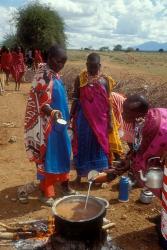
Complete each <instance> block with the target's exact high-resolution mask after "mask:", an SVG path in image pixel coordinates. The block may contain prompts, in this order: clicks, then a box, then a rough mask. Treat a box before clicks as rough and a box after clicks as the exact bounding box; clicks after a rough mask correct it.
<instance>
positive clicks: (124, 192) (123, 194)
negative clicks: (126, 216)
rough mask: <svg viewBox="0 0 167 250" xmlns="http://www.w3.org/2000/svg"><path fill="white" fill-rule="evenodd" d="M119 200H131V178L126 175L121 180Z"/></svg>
mask: <svg viewBox="0 0 167 250" xmlns="http://www.w3.org/2000/svg"><path fill="white" fill-rule="evenodd" d="M118 200H119V201H120V202H127V201H129V178H128V177H126V176H121V179H120V182H119V196H118Z"/></svg>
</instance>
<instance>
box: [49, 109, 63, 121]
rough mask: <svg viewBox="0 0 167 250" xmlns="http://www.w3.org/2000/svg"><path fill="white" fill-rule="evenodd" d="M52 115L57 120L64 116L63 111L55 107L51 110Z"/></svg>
mask: <svg viewBox="0 0 167 250" xmlns="http://www.w3.org/2000/svg"><path fill="white" fill-rule="evenodd" d="M50 116H51V117H52V118H53V119H54V120H55V121H57V119H61V118H62V117H63V116H62V113H61V111H60V110H57V109H53V110H52V111H51V114H50Z"/></svg>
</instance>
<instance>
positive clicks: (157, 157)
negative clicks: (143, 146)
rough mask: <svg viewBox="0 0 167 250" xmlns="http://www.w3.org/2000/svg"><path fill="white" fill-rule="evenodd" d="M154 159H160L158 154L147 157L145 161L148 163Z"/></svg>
mask: <svg viewBox="0 0 167 250" xmlns="http://www.w3.org/2000/svg"><path fill="white" fill-rule="evenodd" d="M155 159H159V160H160V159H161V158H160V157H159V156H156V157H151V158H149V159H148V160H147V163H148V164H149V163H150V161H152V160H155Z"/></svg>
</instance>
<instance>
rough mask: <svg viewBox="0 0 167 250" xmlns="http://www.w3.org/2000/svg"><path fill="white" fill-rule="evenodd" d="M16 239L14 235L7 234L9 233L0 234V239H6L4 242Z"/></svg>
mask: <svg viewBox="0 0 167 250" xmlns="http://www.w3.org/2000/svg"><path fill="white" fill-rule="evenodd" d="M16 237H17V234H16V233H9V232H4V233H1V232H0V239H6V240H13V239H15V238H16Z"/></svg>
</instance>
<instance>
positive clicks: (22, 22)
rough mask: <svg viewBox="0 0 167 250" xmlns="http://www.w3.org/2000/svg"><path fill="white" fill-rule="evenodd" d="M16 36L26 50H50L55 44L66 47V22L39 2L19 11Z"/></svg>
mask: <svg viewBox="0 0 167 250" xmlns="http://www.w3.org/2000/svg"><path fill="white" fill-rule="evenodd" d="M16 28H17V32H16V35H17V37H19V40H20V42H21V45H22V46H23V47H25V48H29V47H31V48H33V49H34V48H39V49H41V50H46V49H48V47H49V46H51V45H52V44H54V43H58V44H60V45H62V46H63V47H65V46H66V36H65V33H64V22H63V19H62V18H61V17H60V16H59V14H58V13H57V12H56V11H54V10H52V9H51V8H50V7H48V6H44V5H41V4H40V3H38V2H35V3H31V4H29V5H28V6H26V7H23V8H22V9H19V11H18V15H17V16H16Z"/></svg>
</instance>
